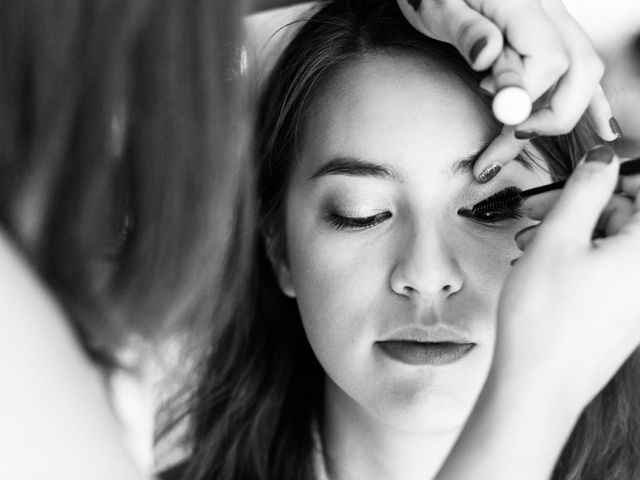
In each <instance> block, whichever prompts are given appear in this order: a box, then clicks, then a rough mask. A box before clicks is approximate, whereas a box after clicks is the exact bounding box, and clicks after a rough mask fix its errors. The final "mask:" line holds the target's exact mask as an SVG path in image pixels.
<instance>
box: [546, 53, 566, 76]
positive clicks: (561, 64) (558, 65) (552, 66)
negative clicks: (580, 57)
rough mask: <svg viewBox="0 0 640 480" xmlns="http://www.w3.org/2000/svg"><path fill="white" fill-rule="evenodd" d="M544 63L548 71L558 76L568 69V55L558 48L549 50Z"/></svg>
mask: <svg viewBox="0 0 640 480" xmlns="http://www.w3.org/2000/svg"><path fill="white" fill-rule="evenodd" d="M545 63H546V65H547V69H548V70H549V72H551V73H553V74H556V75H558V76H560V75H562V74H563V73H564V72H566V71H567V70H568V69H569V57H568V56H567V54H566V53H565V52H561V51H559V50H556V51H553V52H549V53H548V54H547V55H546V57H545Z"/></svg>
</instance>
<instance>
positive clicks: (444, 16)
mask: <svg viewBox="0 0 640 480" xmlns="http://www.w3.org/2000/svg"><path fill="white" fill-rule="evenodd" d="M398 5H399V6H400V10H402V13H403V14H404V16H405V17H406V18H407V20H408V21H409V23H410V24H411V25H413V26H414V27H415V28H416V29H417V30H419V31H420V32H422V33H424V34H425V35H427V36H429V37H431V38H434V39H436V40H441V41H444V42H447V43H450V44H451V45H453V46H454V47H456V48H457V49H458V51H459V52H460V53H461V54H462V56H463V57H465V58H466V59H467V62H468V63H469V65H470V66H471V67H472V68H473V69H474V70H486V69H488V68H489V67H490V66H491V65H492V64H493V62H494V61H495V60H496V59H497V58H498V55H500V53H501V52H502V48H503V44H504V39H503V36H502V32H501V30H500V29H499V28H498V27H497V26H496V25H495V24H494V23H493V22H492V21H490V20H489V19H487V18H486V17H484V16H483V15H482V14H480V13H479V12H477V11H476V10H474V9H473V8H472V7H470V6H469V5H468V4H467V3H466V2H465V1H464V0H398Z"/></svg>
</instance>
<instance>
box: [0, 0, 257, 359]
mask: <svg viewBox="0 0 640 480" xmlns="http://www.w3.org/2000/svg"><path fill="white" fill-rule="evenodd" d="M241 5H242V2H239V1H236V0H227V1H222V0H215V1H210V0H46V1H40V0H1V1H0V112H2V116H1V117H0V225H1V226H2V228H3V229H4V230H5V232H6V233H7V234H8V236H9V237H10V238H11V239H12V240H13V242H14V243H15V244H16V246H17V247H18V248H19V250H21V252H22V253H23V254H24V256H25V257H26V258H27V259H28V261H29V262H30V263H31V264H32V266H33V268H34V269H35V270H36V271H37V272H38V273H39V274H40V276H41V277H42V278H43V279H44V280H45V282H46V284H47V285H48V287H49V288H50V289H52V290H53V292H54V293H55V294H56V295H57V297H58V298H59V299H60V300H61V303H62V305H63V307H64V308H65V310H66V312H67V314H68V316H69V317H70V319H71V320H72V324H73V326H74V327H75V329H76V332H77V333H78V335H79V338H80V339H81V341H82V343H83V345H84V347H85V348H86V350H87V351H88V352H89V353H90V354H91V355H92V357H93V358H94V359H95V360H98V361H99V362H101V363H103V364H105V365H109V364H112V363H113V361H114V359H113V358H112V354H113V352H114V350H115V349H117V348H118V347H119V346H120V345H121V344H122V343H123V341H124V338H125V337H126V336H127V334H129V333H131V332H135V333H138V334H140V335H142V336H145V337H151V336H155V335H157V334H158V333H159V332H163V331H176V330H179V329H180V328H181V327H184V328H185V329H187V330H192V329H196V330H197V329H200V328H204V326H205V324H208V323H210V322H211V320H212V317H213V316H214V314H215V316H216V318H215V321H216V322H218V323H219V324H223V323H224V321H225V318H226V317H227V316H228V313H227V312H228V311H230V310H231V309H232V307H230V305H229V303H230V302H232V301H233V298H235V293H234V292H235V289H236V288H237V286H238V285H242V284H244V283H245V279H244V272H245V271H246V268H247V267H246V260H245V259H246V258H247V257H248V256H249V254H250V247H249V245H248V244H247V243H246V242H247V241H250V238H251V235H242V236H240V233H241V232H245V231H246V230H247V228H248V227H249V226H250V223H249V222H248V219H249V218H250V215H251V199H252V198H251V196H252V193H251V192H252V180H251V175H250V173H251V172H250V171H249V168H247V167H248V165H247V164H246V161H245V158H244V157H245V153H246V152H245V148H243V147H242V145H246V143H247V140H248V138H247V137H246V132H245V133H244V134H243V127H244V126H245V125H244V123H243V122H244V120H245V119H244V118H243V115H242V114H241V103H242V99H241V92H242V85H241V81H240V75H239V71H240V63H239V58H240V55H239V52H240V48H239V45H240V34H241V31H240V18H241V13H242V12H241V8H240V7H241ZM243 135H244V136H243ZM165 327H166V328H165Z"/></svg>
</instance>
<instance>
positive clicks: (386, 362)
mask: <svg viewBox="0 0 640 480" xmlns="http://www.w3.org/2000/svg"><path fill="white" fill-rule="evenodd" d="M305 131H306V132H307V133H306V135H305V137H304V138H303V140H302V142H301V146H300V148H301V150H300V156H299V162H298V163H297V165H296V166H295V168H294V171H293V172H292V177H291V180H290V183H289V186H288V190H287V197H286V215H285V218H286V220H285V221H286V225H285V228H286V235H285V237H286V250H287V255H288V257H287V258H286V259H280V260H278V259H276V260H275V261H274V263H275V267H276V271H277V272H278V276H279V281H280V285H281V287H282V290H283V291H284V292H285V293H286V294H288V295H290V296H292V297H296V298H297V301H298V305H299V308H300V313H301V317H302V321H303V324H304V328H305V331H306V333H307V336H308V338H309V341H310V344H311V346H312V348H313V350H314V352H315V354H316V356H317V357H318V359H319V361H320V363H321V364H322V366H323V368H324V370H325V372H326V374H327V376H326V387H327V388H326V392H327V393H326V398H325V412H326V413H325V424H324V425H323V433H324V443H325V449H326V456H327V459H328V467H329V470H330V473H331V475H332V478H336V479H341V478H372V479H376V478H393V479H395V480H398V479H399V480H402V479H409V478H420V479H424V478H428V477H430V476H433V475H435V473H436V472H437V470H438V468H439V467H440V465H441V464H442V462H443V461H444V458H445V457H446V455H447V454H448V452H449V450H450V448H451V446H452V444H453V442H455V439H456V438H457V435H458V434H459V432H460V430H461V428H462V426H463V425H464V423H465V421H466V419H467V417H468V415H469V414H470V412H471V409H472V407H473V405H474V403H475V401H476V399H477V397H478V395H479V392H480V389H481V388H482V385H483V383H484V381H485V379H486V376H487V373H488V370H489V367H490V364H491V361H492V352H493V347H494V339H495V330H496V321H495V318H496V309H497V302H498V296H499V292H500V290H501V287H502V284H503V281H504V278H505V277H506V275H507V273H508V272H509V270H510V268H511V267H510V265H509V264H510V261H511V260H512V259H513V258H514V257H516V256H517V255H518V249H517V247H516V245H515V243H514V242H513V237H514V235H515V233H516V232H517V231H518V230H520V229H522V228H524V227H526V226H528V225H531V224H533V222H532V221H531V220H529V219H526V218H520V219H508V220H503V221H500V222H498V223H494V224H483V223H480V222H478V221H476V220H472V219H469V218H466V217H462V216H459V215H458V214H457V211H458V209H459V208H461V207H469V206H471V205H473V204H474V203H476V202H477V201H479V200H482V199H484V198H486V197H487V196H488V195H491V194H493V193H495V192H497V191H498V190H500V189H502V188H504V187H507V186H511V185H515V186H518V187H520V188H530V187H534V186H538V185H541V184H544V183H547V182H548V181H549V180H550V178H549V176H548V174H547V173H546V172H544V171H543V170H542V169H540V168H534V169H533V170H531V169H528V168H525V166H523V165H522V164H521V163H519V162H511V163H510V164H509V165H508V166H507V167H505V169H504V172H503V174H502V175H501V176H500V178H499V179H496V181H495V182H492V183H491V184H490V185H482V184H479V183H477V182H475V181H474V179H473V176H472V172H471V164H472V162H471V161H470V160H473V158H474V157H475V156H477V155H478V154H479V152H480V151H482V149H483V148H484V147H485V146H486V144H488V143H489V142H490V141H491V140H492V139H493V138H494V137H495V135H496V132H497V127H496V126H495V124H494V123H493V122H492V121H491V120H490V118H489V113H488V112H487V111H486V109H485V107H484V106H483V105H482V104H481V103H480V102H478V101H477V99H476V97H475V94H474V93H473V92H472V91H471V90H470V89H469V88H468V87H467V86H466V85H465V84H464V83H463V82H462V81H461V80H459V79H458V78H457V77H456V76H455V75H454V74H452V73H450V72H448V71H446V69H445V68H444V67H442V66H440V65H438V64H436V63H435V62H434V61H431V60H425V59H424V58H416V57H414V56H409V55H407V54H400V55H399V54H397V53H395V54H393V55H385V54H375V55H369V56H367V57H364V58H362V59H360V60H357V61H354V62H352V63H351V64H349V65H346V66H344V67H342V69H341V70H339V71H338V72H337V73H336V74H334V76H333V77H332V78H331V79H330V81H329V82H328V83H327V84H326V85H325V87H324V89H323V90H322V91H321V92H320V94H319V95H318V96H317V98H316V100H315V102H314V104H313V105H312V108H311V109H310V113H309V115H308V118H307V123H306V130H305ZM341 157H350V158H358V159H359V160H360V161H366V162H368V163H369V164H373V165H374V166H377V167H383V168H384V169H386V170H387V171H388V172H392V174H391V175H385V174H381V173H380V172H378V175H375V176H373V175H367V174H366V172H363V171H362V170H358V169H353V167H354V165H350V167H351V170H349V171H348V172H347V174H345V171H344V168H343V169H342V171H341V172H336V171H331V170H330V169H329V168H328V166H329V165H331V164H332V161H333V160H334V159H336V158H341ZM463 160H468V161H467V162H466V166H465V167H464V168H462V167H461V168H455V166H456V164H457V162H460V161H463ZM334 165H335V164H334ZM342 166H343V167H344V165H342ZM319 172H320V173H319ZM322 172H324V174H322ZM383 212H386V214H387V216H386V217H384V218H385V219H384V221H382V222H381V223H378V224H376V225H375V226H372V227H371V228H364V229H363V228H360V229H358V228H356V229H349V228H346V229H344V228H343V229H337V228H336V226H335V225H334V224H332V220H331V218H330V216H331V215H332V214H339V215H342V216H348V217H370V216H372V215H376V214H379V213H383ZM388 213H390V214H391V215H390V216H388ZM407 326H420V327H421V328H423V329H426V330H433V329H444V330H445V332H448V333H446V335H447V334H450V332H456V333H457V335H459V336H462V337H463V338H464V339H465V340H467V341H469V342H473V343H475V347H474V348H473V349H472V350H471V351H470V352H469V353H468V354H467V355H466V356H465V357H463V358H462V359H460V360H459V361H457V362H455V363H453V364H449V365H446V366H415V365H407V364H404V363H401V362H398V361H396V360H393V359H391V358H389V357H387V356H386V355H385V354H384V353H382V351H381V350H380V349H379V348H378V347H377V346H376V341H380V340H384V339H388V338H390V337H391V336H392V335H393V333H394V332H395V331H397V330H398V329H401V328H403V327H407ZM434 412H437V414H434ZM425 452H429V453H428V454H426V455H425Z"/></svg>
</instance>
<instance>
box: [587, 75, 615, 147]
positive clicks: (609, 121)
mask: <svg viewBox="0 0 640 480" xmlns="http://www.w3.org/2000/svg"><path fill="white" fill-rule="evenodd" d="M588 111H589V116H590V117H591V119H592V120H593V125H594V127H595V130H596V133H597V134H598V136H599V137H600V138H602V139H603V140H606V141H608V142H611V141H613V140H615V139H616V138H620V137H621V136H622V130H621V129H620V125H618V122H617V120H616V119H615V118H614V116H613V112H612V111H611V105H610V104H609V100H607V97H606V96H605V94H604V91H603V90H602V86H601V85H600V84H598V85H597V86H596V90H595V93H594V94H593V98H592V99H591V102H590V103H589V108H588Z"/></svg>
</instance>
